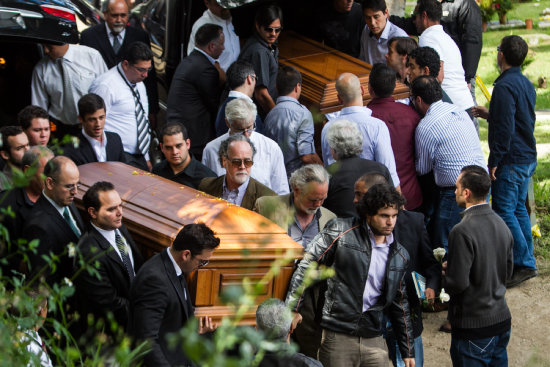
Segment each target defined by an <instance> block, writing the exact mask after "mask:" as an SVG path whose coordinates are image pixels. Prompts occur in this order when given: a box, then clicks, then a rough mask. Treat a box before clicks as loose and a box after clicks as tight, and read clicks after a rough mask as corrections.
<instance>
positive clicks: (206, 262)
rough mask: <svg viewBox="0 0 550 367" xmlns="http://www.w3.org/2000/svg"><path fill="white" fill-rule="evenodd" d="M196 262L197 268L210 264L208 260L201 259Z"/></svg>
mask: <svg viewBox="0 0 550 367" xmlns="http://www.w3.org/2000/svg"><path fill="white" fill-rule="evenodd" d="M197 260H199V268H203V267H205V266H206V265H208V264H209V263H210V260H201V259H197Z"/></svg>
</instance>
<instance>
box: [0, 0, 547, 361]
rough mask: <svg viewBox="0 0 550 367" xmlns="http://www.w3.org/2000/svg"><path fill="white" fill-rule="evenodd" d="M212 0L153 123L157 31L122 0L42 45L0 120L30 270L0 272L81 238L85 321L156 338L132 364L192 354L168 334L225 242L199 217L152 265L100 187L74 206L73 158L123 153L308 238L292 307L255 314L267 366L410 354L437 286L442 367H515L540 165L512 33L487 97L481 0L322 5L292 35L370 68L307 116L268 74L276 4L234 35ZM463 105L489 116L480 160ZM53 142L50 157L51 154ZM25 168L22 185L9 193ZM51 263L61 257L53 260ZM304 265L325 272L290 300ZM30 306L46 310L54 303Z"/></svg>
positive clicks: (522, 50)
mask: <svg viewBox="0 0 550 367" xmlns="http://www.w3.org/2000/svg"><path fill="white" fill-rule="evenodd" d="M204 3H205V5H206V8H207V10H206V11H205V12H204V14H203V15H202V16H201V17H200V18H199V19H198V20H197V21H196V22H195V24H194V25H193V28H192V34H191V37H190V39H189V46H188V49H187V56H185V57H184V58H183V59H182V61H181V62H180V64H179V66H178V67H177V69H176V71H175V74H174V77H173V80H172V82H171V86H170V90H169V93H168V98H167V110H166V122H165V123H163V124H162V125H161V124H158V126H157V119H156V114H157V112H158V109H159V104H158V92H157V86H156V80H155V70H154V67H153V53H152V51H151V49H150V46H149V35H148V34H147V33H146V32H145V31H143V30H142V29H138V28H134V27H132V26H128V16H129V9H128V5H127V3H126V2H125V1H124V0H111V1H109V2H108V4H107V8H106V10H105V23H101V24H98V25H96V26H93V27H91V28H89V29H87V30H85V31H83V32H82V34H81V44H80V45H72V44H65V45H51V44H44V45H43V49H44V53H45V56H44V57H43V59H41V60H40V61H39V62H38V64H37V65H36V66H35V68H34V71H33V75H32V105H29V106H27V107H25V108H24V109H23V110H21V111H20V113H19V114H18V122H19V126H6V127H2V128H1V131H0V133H1V138H2V146H1V148H0V149H1V150H0V154H1V156H2V158H3V164H4V166H3V169H2V172H1V173H0V188H1V189H2V190H6V194H5V196H4V197H5V200H4V201H3V202H2V203H1V204H0V205H1V206H2V207H5V208H7V207H11V210H12V211H13V212H14V213H15V215H14V216H13V217H10V216H6V217H5V218H4V220H3V224H4V226H5V227H6V228H7V231H8V233H9V237H10V238H11V239H12V241H13V240H15V239H18V238H24V239H27V240H34V239H38V240H39V245H38V247H37V251H36V253H32V254H30V257H29V261H28V262H23V261H21V258H20V257H18V256H11V257H9V259H10V261H8V262H7V264H4V265H3V269H2V271H3V274H4V275H5V274H11V273H12V272H13V271H16V272H20V273H30V274H36V273H38V274H39V275H40V276H41V279H42V281H43V282H45V283H46V284H49V285H50V286H51V285H53V284H55V283H60V282H61V281H62V279H63V278H65V277H69V278H70V277H71V276H72V274H73V271H74V267H75V263H74V258H73V257H72V256H71V246H73V245H72V244H76V246H77V248H78V250H79V251H80V252H81V253H82V254H83V255H84V256H85V257H86V258H88V259H92V258H93V259H94V261H96V265H97V274H96V273H93V274H91V273H88V272H82V273H80V274H79V276H78V277H76V278H75V282H74V286H75V290H76V293H75V295H74V297H72V298H71V299H70V301H69V302H70V303H71V306H72V307H74V309H76V310H77V311H78V312H79V314H81V315H88V314H91V315H93V317H94V318H95V320H97V319H100V318H105V317H106V314H107V312H111V313H112V314H113V316H114V319H115V320H116V321H117V323H118V325H120V327H121V328H123V330H124V331H125V332H126V333H128V334H129V335H131V336H132V337H133V338H134V340H136V341H140V340H149V341H150V342H151V348H152V349H151V351H150V352H149V353H148V354H147V355H146V356H145V358H144V364H145V365H146V366H176V365H177V366H180V365H182V366H193V365H194V363H193V362H192V360H191V359H190V358H189V357H188V356H186V354H185V352H184V351H183V349H182V348H181V347H180V346H175V347H174V346H172V345H170V344H169V343H168V341H167V338H166V337H167V335H169V334H171V333H174V332H177V331H178V330H180V329H181V328H182V327H183V326H184V325H185V323H186V322H187V321H188V320H189V319H191V318H193V314H194V306H193V300H192V298H191V295H190V293H189V291H188V287H187V283H186V278H185V276H184V275H185V274H189V273H191V272H193V271H195V270H197V269H198V268H201V267H204V266H207V265H208V262H209V259H210V257H211V256H212V254H213V252H214V251H215V250H216V248H217V247H218V246H219V243H220V240H219V239H218V238H217V237H216V235H215V233H214V232H213V231H212V230H211V229H210V228H208V226H206V225H204V224H189V225H186V226H184V227H183V228H182V229H181V230H180V231H179V233H178V234H177V236H176V238H175V239H174V241H173V243H172V245H171V246H170V247H169V248H167V249H166V250H165V251H162V252H160V253H159V254H157V255H155V256H154V257H152V258H151V259H149V260H148V261H144V260H145V259H143V257H142V255H141V254H140V251H139V250H138V248H137V247H136V244H135V243H134V241H133V240H132V237H131V235H130V233H129V232H128V230H127V229H126V227H125V226H124V225H123V221H122V218H123V212H122V200H121V198H120V195H119V194H118V192H117V190H116V188H115V187H114V185H113V184H112V183H110V182H108V177H105V181H99V182H96V183H94V184H93V185H92V186H91V187H90V188H89V189H88V190H87V191H86V193H85V194H84V197H83V199H82V203H83V207H84V209H85V210H84V211H85V213H86V214H87V217H88V218H89V221H88V222H87V221H85V220H84V219H85V218H84V219H83V217H82V216H81V213H79V211H78V210H77V209H76V207H75V205H74V203H73V201H74V198H75V195H76V194H77V190H78V188H79V186H80V180H79V167H78V166H80V165H82V164H86V163H90V162H106V161H119V162H124V163H127V164H129V165H132V166H134V167H136V168H138V169H141V170H144V171H150V172H152V173H154V174H156V175H159V176H161V177H164V178H167V179H170V180H173V181H175V182H178V183H180V184H183V185H186V186H189V187H192V188H194V189H198V190H200V191H203V192H205V193H207V194H210V195H213V196H216V197H219V198H221V199H224V200H226V201H228V202H229V203H232V204H234V205H237V206H241V207H243V208H246V209H249V210H254V211H256V212H258V213H259V214H261V215H263V216H265V217H266V218H269V219H271V220H272V221H274V222H275V223H277V224H279V225H280V226H281V227H282V228H285V229H287V230H288V235H289V236H290V237H291V238H292V239H293V240H294V241H296V242H298V243H299V244H301V245H302V246H303V247H304V256H303V259H302V260H301V261H299V262H298V263H297V266H296V269H295V272H294V274H293V276H292V280H291V282H290V285H289V290H288V295H287V298H286V300H284V302H283V301H281V300H276V299H270V300H268V301H266V302H264V303H262V304H261V305H260V306H259V307H258V310H257V327H258V328H259V329H260V330H263V331H264V332H265V335H266V337H268V338H270V339H272V340H274V341H278V342H280V343H281V344H285V343H287V342H289V340H293V341H294V342H295V343H297V345H298V347H299V353H295V352H294V351H293V350H292V349H290V348H283V349H284V351H285V353H284V354H281V353H279V352H277V353H276V352H267V353H266V355H265V357H264V359H263V360H262V362H261V364H260V365H261V366H282V365H286V366H326V367H331V366H387V365H388V360H391V361H392V362H393V364H394V365H395V366H408V367H410V366H415V365H416V366H422V365H423V363H424V353H423V346H422V336H421V334H422V329H423V326H422V309H423V304H425V303H426V302H427V303H428V304H432V305H433V304H434V302H435V304H440V303H442V301H446V297H447V294H448V295H450V301H449V304H448V317H447V320H448V321H447V322H446V323H445V324H444V325H442V329H441V330H442V331H446V332H450V333H451V334H452V339H451V345H450V355H451V359H452V362H453V365H454V366H468V367H471V366H507V363H508V362H507V353H506V348H507V344H508V341H509V339H510V332H511V317H512V316H511V314H510V310H509V309H508V306H507V304H506V300H505V293H506V288H510V287H513V286H517V285H519V284H521V283H522V282H524V281H526V280H528V279H530V278H532V277H535V276H537V267H536V262H535V258H534V255H533V241H532V236H531V224H530V219H529V215H528V212H527V209H526V206H525V201H526V196H527V190H528V183H529V179H530V177H531V176H532V175H533V173H534V170H535V168H536V164H537V153H536V143H535V138H534V133H533V131H534V123H535V111H534V106H535V100H536V94H535V90H534V88H533V86H532V84H531V83H530V82H529V80H528V79H527V78H526V77H525V76H523V74H522V73H521V68H520V67H521V65H522V63H523V61H524V59H525V57H526V55H527V51H528V46H527V44H526V42H525V41H524V40H523V39H522V38H521V37H519V36H506V37H504V38H503V39H502V40H501V42H500V45H499V46H498V48H497V65H498V68H499V71H500V76H499V77H498V78H497V80H496V81H495V84H494V89H493V92H492V99H491V102H490V107H489V108H488V109H487V108H484V107H479V106H476V102H475V93H474V86H475V75H476V70H477V64H478V62H479V57H480V54H481V46H482V41H481V14H480V10H479V7H478V6H477V4H476V3H475V2H474V1H473V0H458V1H454V2H443V3H440V2H438V1H437V0H418V2H417V4H416V7H415V9H414V13H413V16H412V18H402V17H397V16H391V21H390V14H389V12H388V8H387V6H386V3H385V1H384V0H363V1H362V3H361V4H360V3H358V2H353V1H351V0H333V1H327V2H323V3H322V4H320V5H319V7H317V8H316V9H313V10H312V13H311V17H312V19H314V23H315V26H314V27H313V26H309V27H307V29H305V30H304V32H305V34H306V35H307V36H309V37H311V38H313V39H315V40H317V41H320V42H322V43H324V44H325V45H327V46H329V47H333V48H336V49H338V50H339V51H342V52H345V53H347V54H349V55H351V56H354V57H358V58H359V59H361V60H363V61H365V62H367V63H369V64H371V65H372V69H371V70H370V74H369V78H368V85H362V84H361V81H360V79H359V77H358V76H357V75H354V74H352V73H349V72H344V73H342V74H341V75H340V76H339V77H338V78H337V80H336V86H335V88H336V92H337V97H338V101H339V103H340V105H341V108H339V109H338V110H337V111H334V112H330V113H326V114H325V115H323V125H319V126H315V125H314V118H313V116H312V113H311V112H310V111H309V110H308V108H307V107H306V106H304V105H302V104H301V103H300V96H301V93H302V88H304V86H303V84H302V75H301V73H300V72H299V71H298V70H297V69H296V68H294V67H292V66H287V65H285V66H280V65H279V61H278V52H279V51H278V47H277V44H278V42H277V39H278V37H279V35H280V34H281V32H282V31H283V26H284V17H283V12H282V10H281V8H279V7H278V6H277V5H273V4H271V5H261V6H259V7H258V9H257V12H256V15H255V17H254V19H253V24H251V25H252V26H253V28H254V31H253V34H252V36H250V37H249V38H248V39H247V40H242V39H239V36H238V35H237V34H236V32H235V29H234V27H233V24H232V17H231V12H230V11H229V10H228V9H225V8H223V7H222V6H221V5H220V4H219V3H218V2H217V1H216V0H204ZM310 23H311V21H310ZM308 32H309V33H308ZM409 35H411V36H409ZM412 36H417V37H412ZM417 40H418V41H417ZM397 83H403V84H405V85H407V86H408V87H409V90H410V97H409V98H406V99H399V100H395V99H394V98H393V94H394V90H395V88H396V85H397ZM365 94H368V95H369V96H370V102H369V103H368V104H367V105H364V100H365V99H364V96H365ZM477 117H482V118H484V119H486V120H487V121H488V126H489V134H488V142H489V149H490V153H489V158H488V162H487V161H486V159H485V157H484V155H483V151H482V148H481V144H480V139H479V128H478V123H477ZM50 126H55V131H51V130H50ZM321 126H322V130H321V128H320V127H321ZM316 127H318V128H319V130H321V133H320V141H315V139H314V135H315V134H314V131H315V128H316ZM156 133H158V141H159V143H160V150H161V152H162V154H163V155H164V159H162V160H160V161H157V162H156V161H155V159H154V157H153V155H152V154H151V155H150V152H152V151H153V150H151V147H152V144H153V142H154V140H155V139H157V134H156ZM51 134H52V137H53V135H55V137H57V138H58V139H59V141H60V142H61V144H62V146H61V148H62V149H61V152H62V153H61V154H57V152H56V154H54V152H52V150H50V149H49V148H48V146H49V145H51V142H50V137H51V136H50V135H51ZM67 135H68V136H70V137H72V138H71V139H69V140H70V141H68V140H67V139H64V140H62V138H63V137H65V136H67ZM21 172H27V173H28V174H29V175H31V180H30V182H28V183H27V185H26V186H24V187H17V188H12V186H13V184H14V182H15V183H17V182H19V181H20V180H19V181H18V177H20V173H21ZM489 197H491V203H490V204H489ZM288 218H290V221H289V220H288ZM13 243H15V241H13ZM437 248H442V249H444V251H443V250H441V249H438V250H436V249H437ZM434 250H436V251H435V253H436V254H438V253H440V254H441V256H443V254H444V256H443V258H442V259H441V258H438V259H436V257H435V256H434ZM10 251H14V248H13V245H12V246H11V247H10V248H9V249H8V250H6V249H5V250H4V253H3V254H2V256H6V255H7V254H9V252H10ZM441 251H443V252H441ZM47 254H54V255H57V256H59V263H58V264H57V266H56V268H55V271H52V269H51V268H49V267H48V266H47V265H48V263H47V262H46V260H45V257H44V256H43V255H47ZM312 262H315V263H318V264H323V265H326V266H329V267H332V268H333V269H334V271H335V276H333V277H331V278H329V279H327V280H325V281H320V282H317V283H315V284H313V285H311V286H309V287H308V288H307V289H306V290H305V291H303V292H302V293H300V292H299V291H298V290H299V289H300V286H301V284H302V282H303V280H304V275H305V273H306V269H307V268H308V266H309V265H310V264H311V263H312ZM413 273H414V274H419V275H420V276H421V278H419V277H418V276H415V277H414V280H413V275H412V274H413ZM419 279H423V281H424V282H425V289H424V290H422V291H421V292H420V291H418V290H417V289H416V288H418V287H415V280H416V283H418V282H420V280H419ZM417 285H418V284H417ZM442 288H444V291H442ZM40 305H41V306H40V310H39V311H38V312H39V313H40V315H42V316H43V317H45V315H46V314H47V302H45V301H44V302H41V303H40ZM53 317H55V315H53ZM87 320H88V318H87V317H81V318H80V322H78V323H76V325H73V327H72V330H71V332H72V333H73V336H74V337H75V340H78V341H79V342H81V343H86V341H89V340H92V339H91V338H92V337H93V335H90V333H91V330H92V329H90V328H88V324H87ZM199 321H200V322H199V330H198V333H200V334H205V333H212V332H215V329H216V327H217V325H216V323H215V322H213V321H212V319H211V318H210V317H208V316H206V317H202V318H200V320H199ZM38 329H40V326H39V325H37V326H36V327H35V328H34V329H33V330H29V331H28V333H27V334H28V338H29V340H31V342H30V343H28V344H29V345H28V347H27V348H29V350H30V351H32V352H33V353H36V354H37V355H39V358H40V360H41V363H42V365H43V366H50V365H51V364H52V363H51V359H50V357H52V356H51V351H48V349H47V347H46V348H44V347H43V344H42V343H41V336H40V332H39V331H38ZM107 333H108V331H107Z"/></svg>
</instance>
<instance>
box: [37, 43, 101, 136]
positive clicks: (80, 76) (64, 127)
mask: <svg viewBox="0 0 550 367" xmlns="http://www.w3.org/2000/svg"><path fill="white" fill-rule="evenodd" d="M42 47H43V48H44V53H45V54H46V55H45V56H44V57H43V58H42V60H40V61H39V62H38V63H37V64H36V66H35V67H34V70H33V73H32V83H31V92H32V99H31V101H32V104H33V105H35V106H40V107H42V108H43V109H45V110H46V111H48V114H49V115H50V116H51V118H52V119H53V120H54V122H55V124H56V127H57V128H56V132H55V134H56V136H57V137H58V138H62V137H63V136H64V135H66V134H69V135H76V134H78V131H79V130H80V128H79V123H78V118H77V115H78V113H77V109H76V105H77V103H78V100H79V99H80V97H82V96H83V95H85V94H86V93H88V88H89V87H90V85H91V84H92V82H93V81H94V79H95V78H97V77H98V76H100V75H101V74H103V73H105V72H106V71H107V66H106V65H105V62H104V61H103V58H102V57H101V54H100V53H99V52H98V51H96V50H94V49H93V48H90V47H86V46H79V45H69V44H64V45H60V46H59V45H51V44H43V45H42Z"/></svg>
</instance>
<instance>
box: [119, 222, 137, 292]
mask: <svg viewBox="0 0 550 367" xmlns="http://www.w3.org/2000/svg"><path fill="white" fill-rule="evenodd" d="M115 243H116V247H117V248H118V251H120V257H121V259H122V263H123V264H124V267H125V268H126V271H127V272H128V275H129V276H130V282H131V281H132V280H134V277H135V274H134V267H133V266H132V261H131V260H130V255H129V254H128V248H127V247H126V243H125V242H124V239H123V238H122V236H121V235H120V234H118V231H117V232H115Z"/></svg>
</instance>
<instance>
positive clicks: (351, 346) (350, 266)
mask: <svg viewBox="0 0 550 367" xmlns="http://www.w3.org/2000/svg"><path fill="white" fill-rule="evenodd" d="M404 202H405V200H404V199H403V197H402V196H401V194H399V192H398V191H397V190H396V189H395V188H394V187H392V186H391V185H388V184H379V185H375V186H373V187H372V188H371V189H369V191H368V192H367V193H366V194H365V196H364V197H363V200H362V202H361V205H360V208H359V210H358V213H359V218H357V217H354V218H346V219H339V218H338V219H334V220H332V221H330V222H329V223H328V224H327V225H326V227H325V228H324V229H323V231H321V233H320V234H319V235H318V236H316V237H315V238H314V239H313V241H312V242H311V243H310V245H309V246H308V248H307V250H306V252H305V254H304V258H303V260H302V261H301V262H300V263H299V265H298V268H297V270H296V272H295V273H294V275H293V277H292V281H291V284H290V288H289V293H288V295H287V299H286V302H287V304H289V305H290V306H291V307H292V310H293V311H294V312H296V314H295V315H294V321H293V327H295V326H296V325H297V324H298V323H299V322H300V321H301V318H302V317H301V315H300V314H299V313H298V312H300V310H301V306H302V296H301V294H300V293H301V292H300V291H299V289H300V287H301V285H302V282H303V280H304V274H305V272H306V270H307V268H308V267H309V266H310V264H311V263H312V262H317V263H319V264H322V265H325V266H330V267H332V268H333V269H334V272H335V274H336V275H335V276H333V277H332V278H329V279H328V280H327V290H326V292H325V304H324V307H323V315H322V318H321V327H322V328H323V337H322V341H321V348H320V349H319V360H320V361H321V363H322V364H323V366H325V367H332V366H342V365H344V364H345V365H346V366H354V367H359V366H367V365H368V366H387V365H388V352H387V348H386V344H385V342H384V339H383V337H382V325H383V317H384V314H386V315H387V316H388V317H389V319H390V320H391V322H392V324H393V326H394V329H395V333H396V339H397V341H398V343H399V349H400V352H401V355H402V356H403V360H404V362H405V366H407V367H414V347H413V334H412V325H411V317H410V311H409V303H408V301H407V297H406V289H405V282H404V281H403V280H404V276H405V274H406V273H407V266H408V262H409V259H410V258H409V254H408V253H407V250H405V248H403V247H402V246H401V245H400V244H399V243H398V242H397V241H396V240H395V239H394V235H393V229H394V226H395V223H396V220H397V215H398V213H399V211H400V208H401V207H402V206H403V205H404ZM359 300H360V301H359Z"/></svg>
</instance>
